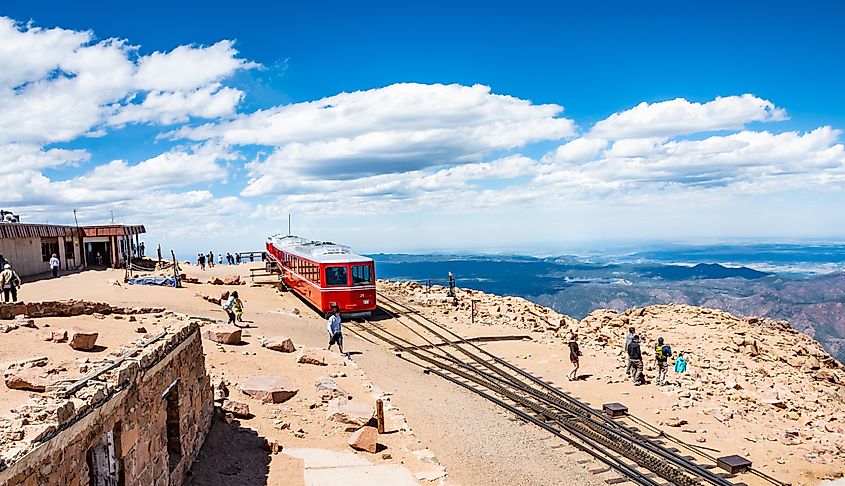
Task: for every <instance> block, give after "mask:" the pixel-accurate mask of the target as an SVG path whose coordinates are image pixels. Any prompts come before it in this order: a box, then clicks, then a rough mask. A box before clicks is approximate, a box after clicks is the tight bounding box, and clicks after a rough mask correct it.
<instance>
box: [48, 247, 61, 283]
mask: <svg viewBox="0 0 845 486" xmlns="http://www.w3.org/2000/svg"><path fill="white" fill-rule="evenodd" d="M60 266H61V262H59V257H57V256H56V254H55V253H53V256H52V257H50V270H51V271H52V272H53V278H56V277H58V276H59V267H60Z"/></svg>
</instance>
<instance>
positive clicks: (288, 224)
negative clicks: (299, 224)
mask: <svg viewBox="0 0 845 486" xmlns="http://www.w3.org/2000/svg"><path fill="white" fill-rule="evenodd" d="M288 236H290V213H288Z"/></svg>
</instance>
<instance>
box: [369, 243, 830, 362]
mask: <svg viewBox="0 0 845 486" xmlns="http://www.w3.org/2000/svg"><path fill="white" fill-rule="evenodd" d="M761 247H762V248H761ZM371 256H372V257H373V258H374V259H375V260H376V275H377V276H378V277H379V278H387V279H393V280H415V281H418V282H421V283H424V284H425V283H427V282H429V281H430V282H431V284H432V285H434V284H437V285H445V284H446V282H447V275H448V272H452V273H453V274H454V275H455V278H456V281H457V285H458V286H460V287H468V288H476V289H479V290H483V291H485V292H490V293H495V294H500V295H516V296H520V297H525V298H527V299H530V300H532V301H534V302H536V303H538V304H542V305H546V306H548V307H551V308H553V309H555V310H556V311H558V312H561V313H564V314H568V315H571V316H573V317H576V318H579V319H580V318H583V317H584V316H586V315H587V314H589V313H590V312H591V311H593V310H595V309H600V308H608V309H615V310H624V309H627V308H630V307H641V306H646V305H651V304H667V303H684V304H690V305H698V306H706V307H712V308H717V309H722V310H725V311H728V312H731V313H733V314H736V315H740V316H748V315H759V316H766V317H771V318H774V319H785V320H788V321H789V322H790V323H791V324H792V326H793V327H795V328H796V329H798V330H800V331H802V332H804V333H806V334H808V335H810V336H812V337H814V338H815V339H817V340H818V341H820V342H821V343H822V344H823V345H824V346H825V347H826V348H827V350H828V351H829V352H830V353H831V354H832V355H834V356H836V357H837V358H838V359H839V360H840V361H845V272H843V271H842V269H845V246H838V245H830V246H812V247H810V246H798V245H795V246H790V245H777V246H776V245H757V246H733V247H696V248H680V249H670V250H665V251H657V250H652V251H649V252H647V253H645V252H642V253H629V254H627V255H623V256H595V255H593V256H590V257H579V256H558V257H546V258H538V257H529V256H518V255H445V254H444V255H399V254H378V255H371ZM695 258H701V259H702V260H704V259H705V258H708V259H711V260H710V261H698V262H695ZM715 258H720V259H721V260H722V261H719V262H713V260H712V259H715ZM672 260H674V262H672ZM678 262H683V263H678ZM737 262H748V265H749V266H745V265H741V264H739V265H737V264H736V263H737ZM751 267H755V268H751Z"/></svg>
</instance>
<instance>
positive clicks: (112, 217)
mask: <svg viewBox="0 0 845 486" xmlns="http://www.w3.org/2000/svg"><path fill="white" fill-rule="evenodd" d="M111 224H114V209H112V211H111Z"/></svg>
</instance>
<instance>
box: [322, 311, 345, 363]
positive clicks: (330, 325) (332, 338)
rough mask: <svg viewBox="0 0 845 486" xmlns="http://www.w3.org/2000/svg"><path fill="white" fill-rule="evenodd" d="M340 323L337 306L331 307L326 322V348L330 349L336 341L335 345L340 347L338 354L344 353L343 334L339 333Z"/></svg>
mask: <svg viewBox="0 0 845 486" xmlns="http://www.w3.org/2000/svg"><path fill="white" fill-rule="evenodd" d="M340 323H341V318H340V309H338V308H337V307H332V312H331V315H330V316H329V320H328V322H327V323H326V330H327V331H329V347H328V348H326V349H327V350H331V349H332V345H334V343H337V347H338V348H339V349H340V354H344V353H343V334H342V333H341V328H340ZM347 357H348V356H347Z"/></svg>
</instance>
